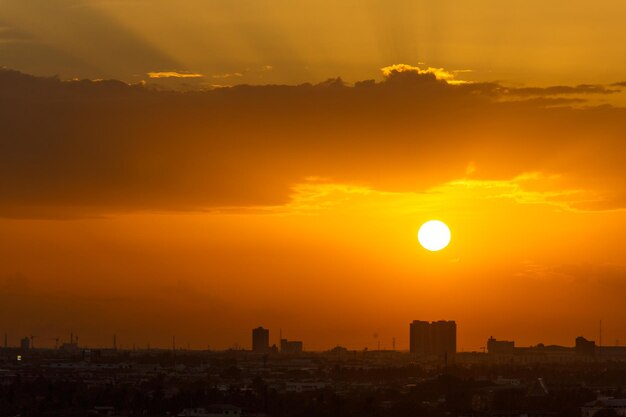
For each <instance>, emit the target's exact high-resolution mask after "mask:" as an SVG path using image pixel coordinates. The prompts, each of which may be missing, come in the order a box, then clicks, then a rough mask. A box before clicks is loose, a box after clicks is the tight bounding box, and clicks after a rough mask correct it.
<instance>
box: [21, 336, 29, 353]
mask: <svg viewBox="0 0 626 417" xmlns="http://www.w3.org/2000/svg"><path fill="white" fill-rule="evenodd" d="M20 349H21V350H22V351H24V350H28V349H30V339H29V338H28V337H25V338H23V339H21V340H20Z"/></svg>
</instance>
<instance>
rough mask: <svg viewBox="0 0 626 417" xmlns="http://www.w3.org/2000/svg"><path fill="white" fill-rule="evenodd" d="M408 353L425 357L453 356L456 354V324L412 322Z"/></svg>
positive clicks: (440, 321) (452, 322)
mask: <svg viewBox="0 0 626 417" xmlns="http://www.w3.org/2000/svg"><path fill="white" fill-rule="evenodd" d="M410 351H411V353H415V354H420V355H425V356H446V357H451V356H453V355H454V354H455V353H456V322H454V321H445V320H439V321H433V322H427V321H421V320H414V321H413V322H412V323H411V325H410Z"/></svg>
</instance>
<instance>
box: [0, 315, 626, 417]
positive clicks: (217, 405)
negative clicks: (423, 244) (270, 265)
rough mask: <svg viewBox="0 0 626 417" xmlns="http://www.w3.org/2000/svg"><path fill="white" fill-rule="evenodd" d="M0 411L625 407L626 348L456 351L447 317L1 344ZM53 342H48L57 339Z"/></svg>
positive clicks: (528, 414) (454, 411)
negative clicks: (395, 331)
mask: <svg viewBox="0 0 626 417" xmlns="http://www.w3.org/2000/svg"><path fill="white" fill-rule="evenodd" d="M6 340H7V339H6V336H5V345H4V347H3V348H2V349H1V355H0V358H1V360H0V416H2V417H4V416H20V417H27V416H119V417H121V416H154V417H156V416H186V417H217V416H234V417H239V416H243V417H245V416H248V417H253V416H254V417H262V416H293V417H309V416H310V417H314V416H320V417H324V416H380V417H386V416H389V417H391V416H393V417H405V416H406V417H408V416H415V417H419V416H424V417H426V416H433V417H437V416H455V417H457V416H458V417H479V416H485V417H486V416H490V417H497V416H502V417H504V416H506V417H513V416H515V417H552V416H554V417H575V416H582V417H603V416H622V415H626V392H624V388H623V387H626V347H619V346H598V345H596V343H595V342H594V341H589V340H587V339H585V338H583V337H577V338H576V339H575V341H574V346H572V347H565V346H555V345H544V344H538V345H536V346H531V347H516V346H515V343H514V342H513V341H501V340H497V339H495V338H493V337H490V338H489V339H488V340H487V343H486V349H485V351H482V352H457V351H456V323H455V322H454V321H436V322H432V323H430V322H426V321H414V322H412V323H411V324H410V351H409V352H402V351H395V350H367V349H365V350H361V351H356V350H348V349H346V348H344V347H341V346H337V347H335V348H333V349H331V350H329V351H325V352H307V351H306V350H305V349H304V344H303V342H302V341H290V340H286V339H282V338H281V339H280V346H276V345H272V346H270V343H269V341H270V337H269V330H268V329H265V328H263V327H258V328H255V329H253V330H252V349H251V350H234V349H232V350H227V351H210V350H204V351H199V350H188V349H182V348H178V347H176V346H175V345H173V346H172V348H171V349H151V348H149V347H147V348H144V349H136V348H133V349H131V350H124V349H118V348H117V346H116V343H115V339H114V341H113V346H111V347H110V348H87V347H82V346H80V345H79V343H78V339H77V337H75V336H74V335H70V339H69V341H67V342H64V343H62V344H61V345H60V346H59V345H57V346H56V347H55V348H54V349H41V348H33V346H32V343H33V342H34V340H33V339H32V338H31V337H25V338H23V339H22V340H21V344H20V347H10V346H8V345H7V343H6ZM57 342H58V340H57Z"/></svg>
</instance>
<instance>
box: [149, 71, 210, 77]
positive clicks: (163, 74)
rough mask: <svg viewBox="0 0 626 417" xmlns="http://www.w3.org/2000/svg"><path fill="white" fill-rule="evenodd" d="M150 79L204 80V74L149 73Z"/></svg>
mask: <svg viewBox="0 0 626 417" xmlns="http://www.w3.org/2000/svg"><path fill="white" fill-rule="evenodd" d="M148 77H150V78H203V77H204V75H203V74H198V73H195V72H187V71H156V72H149V73H148Z"/></svg>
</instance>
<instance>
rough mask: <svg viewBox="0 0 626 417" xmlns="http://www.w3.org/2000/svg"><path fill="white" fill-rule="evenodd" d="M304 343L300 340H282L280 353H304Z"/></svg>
mask: <svg viewBox="0 0 626 417" xmlns="http://www.w3.org/2000/svg"><path fill="white" fill-rule="evenodd" d="M303 350H304V349H303V343H302V342H301V341H299V340H287V339H280V353H302V351H303Z"/></svg>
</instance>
